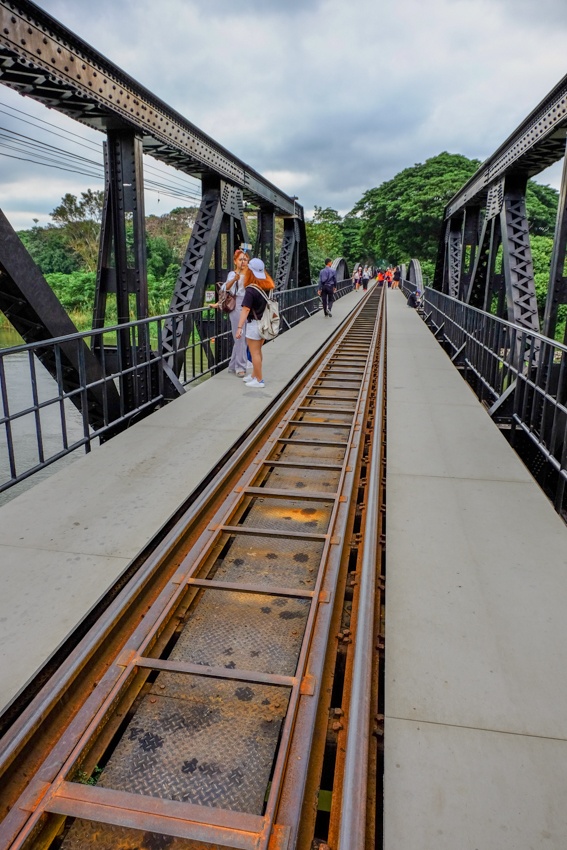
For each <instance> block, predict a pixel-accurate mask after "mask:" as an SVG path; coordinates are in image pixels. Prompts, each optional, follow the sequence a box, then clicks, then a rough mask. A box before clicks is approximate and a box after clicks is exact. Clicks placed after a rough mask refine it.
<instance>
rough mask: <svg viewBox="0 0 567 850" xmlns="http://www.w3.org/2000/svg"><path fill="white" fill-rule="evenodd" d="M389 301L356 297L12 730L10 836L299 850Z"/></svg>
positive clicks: (5, 763)
mask: <svg viewBox="0 0 567 850" xmlns="http://www.w3.org/2000/svg"><path fill="white" fill-rule="evenodd" d="M382 305H383V299H382V294H381V293H378V292H370V293H369V294H368V296H367V297H365V298H364V300H363V301H362V303H361V304H360V305H359V307H358V308H357V310H356V311H355V312H354V313H353V315H352V316H351V317H350V318H349V320H348V321H347V322H346V323H344V325H343V326H342V327H341V328H339V329H338V330H337V332H336V333H335V334H334V335H333V338H332V340H331V342H330V344H329V346H328V347H327V348H326V349H324V350H323V351H322V352H321V354H320V356H319V357H318V358H317V360H316V362H314V363H313V364H311V365H310V367H308V368H306V369H305V370H304V372H303V374H302V381H301V382H300V383H299V384H298V385H297V386H294V387H293V388H290V390H288V391H287V393H286V394H285V396H284V397H283V398H282V399H281V400H280V403H279V405H278V407H277V410H274V411H272V413H271V414H270V416H269V417H267V421H266V422H265V423H264V424H263V425H261V426H260V427H259V428H258V429H257V431H256V433H254V434H253V435H250V436H249V438H248V439H247V440H246V441H245V443H244V444H243V446H242V447H241V448H240V449H239V450H238V451H237V453H236V454H235V455H234V457H233V458H232V460H231V462H230V463H229V464H228V465H227V469H226V470H225V471H224V475H223V477H222V481H219V482H215V483H214V485H211V487H210V488H209V491H208V492H207V493H206V494H204V495H203V497H202V498H201V499H200V500H199V503H198V504H196V505H194V506H192V508H191V509H190V511H189V512H188V514H189V515H188V516H187V517H185V518H183V520H181V521H180V523H179V524H178V526H177V527H176V529H175V530H174V532H172V534H171V535H170V537H169V538H168V539H167V540H166V541H164V543H162V545H161V548H160V550H159V552H157V553H155V554H154V555H153V556H151V557H150V559H149V561H148V564H147V565H146V566H145V567H144V568H143V569H141V570H140V571H139V572H138V573H137V575H136V577H135V578H134V579H133V583H132V587H127V588H125V589H124V592H123V595H122V598H121V599H118V600H116V603H115V604H114V606H113V607H112V606H111V609H109V611H108V612H107V614H106V615H105V619H104V620H103V622H102V623H100V624H98V625H97V626H96V627H95V628H94V629H93V632H92V634H90V635H87V638H86V639H85V641H84V645H81V646H79V647H78V648H77V651H76V653H75V656H74V658H73V659H72V663H69V664H68V666H67V668H66V669H65V670H64V671H63V674H62V677H61V681H60V683H59V684H55V683H51V682H50V683H48V684H47V685H46V686H45V688H44V691H43V692H42V694H40V695H39V697H38V699H37V700H36V701H35V703H32V705H31V706H30V707H29V709H28V710H27V711H26V712H25V713H24V715H23V716H22V717H21V718H20V719H19V720H18V721H17V723H16V724H15V725H14V727H13V729H12V730H11V732H10V733H9V734H8V735H7V736H5V739H4V740H3V741H2V752H1V754H0V776H1V777H2V782H3V787H4V791H3V792H1V794H0V796H1V798H2V804H3V806H4V807H5V808H4V811H5V812H6V816H5V817H4V819H3V821H2V823H1V824H0V848H6V850H7V849H8V848H10V850H16V848H22V850H24V848H34V850H39V848H46V850H47V848H55V847H57V848H59V847H61V848H63V850H74V848H79V847H80V848H81V850H88V848H89V847H91V846H92V847H96V848H97V850H104V848H106V847H108V848H112V850H114V848H118V847H123V848H128V847H134V846H146V844H144V841H149V843H148V844H147V846H148V847H149V846H158V845H159V846H161V844H159V841H162V843H163V841H165V842H166V843H165V844H163V846H167V847H168V848H172V850H182V848H183V850H186V848H193V847H194V848H197V847H200V846H202V843H203V842H204V844H206V845H207V844H208V845H210V844H216V845H222V846H223V847H240V848H257V849H258V850H262V849H263V848H264V849H265V850H267V848H270V850H274V849H275V848H279V847H282V848H283V847H292V846H296V833H297V824H298V821H299V818H300V811H301V806H302V804H303V797H304V792H305V787H306V782H307V776H308V765H309V750H310V748H311V745H312V742H313V739H314V737H315V734H316V731H317V730H316V729H315V717H316V712H317V706H318V704H319V700H320V697H321V683H322V678H323V673H322V670H323V667H324V665H325V661H326V659H327V657H328V653H329V644H330V641H329V635H330V628H331V624H332V622H333V616H334V613H335V612H336V607H337V605H338V604H342V599H340V597H339V596H337V586H338V584H339V574H340V572H341V565H342V564H344V557H343V549H344V546H345V545H346V543H347V541H346V540H345V533H346V531H347V528H348V519H349V515H350V514H351V513H352V505H351V502H352V499H353V492H352V490H353V483H354V481H355V470H356V469H357V468H358V464H359V459H360V454H361V449H362V447H361V434H362V433H363V432H364V424H365V416H366V411H367V397H368V391H369V387H370V385H371V383H372V377H373V374H374V373H375V360H376V357H377V355H378V344H379V339H380V323H379V322H377V321H376V314H377V312H378V314H379V315H380V314H381V313H380V309H378V308H381V307H382ZM382 347H383V334H382ZM158 577H159V579H158ZM130 607H131V608H132V616H131V618H128V617H127V616H126V615H127V612H128V608H130ZM201 624H202V625H201ZM107 644H108V645H109V650H108V651H106V648H105V647H106V645H107ZM89 671H91V672H92V674H93V676H92V677H89V675H88V674H89ZM69 704H70V708H68V709H67V711H65V707H66V706H67V705H69ZM59 707H61V708H62V711H61V713H60V717H59V723H57V719H58V718H57V716H56V715H57V713H58V711H57V709H58V708H59ZM47 721H48V722H47ZM318 731H319V732H320V730H318ZM140 831H142V832H141V833H140ZM148 836H149V838H148ZM152 836H153V838H152ZM164 836H165V838H164ZM136 842H137V843H136ZM152 842H153V843H152ZM156 842H158V843H157V844H156Z"/></svg>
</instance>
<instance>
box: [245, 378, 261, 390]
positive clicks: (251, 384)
mask: <svg viewBox="0 0 567 850" xmlns="http://www.w3.org/2000/svg"><path fill="white" fill-rule="evenodd" d="M246 386H247V387H251V388H252V389H256V388H258V387H259V388H260V389H262V390H263V389H264V381H257V380H256V378H252V380H251V381H246Z"/></svg>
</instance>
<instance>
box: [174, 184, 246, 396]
mask: <svg viewBox="0 0 567 850" xmlns="http://www.w3.org/2000/svg"><path fill="white" fill-rule="evenodd" d="M202 185H203V195H202V199H201V205H200V207H199V212H198V214H197V220H196V221H195V225H194V227H193V231H192V233H191V238H190V239H189V244H188V245H187V250H186V252H185V257H184V259H183V263H182V264H181V270H180V272H179V277H178V278H177V282H176V284H175V289H174V292H173V296H172V299H171V304H170V306H169V312H170V313H183V312H184V311H187V310H190V309H192V308H195V307H202V306H203V305H204V303H205V290H206V288H207V286H208V285H211V284H214V283H215V282H216V281H220V280H222V279H224V278H226V275H227V274H228V272H229V271H230V270H232V267H233V255H234V250H235V247H236V245H237V244H240V243H241V242H247V241H248V231H247V228H246V222H245V219H244V202H243V199H242V192H241V191H240V189H238V188H236V187H235V186H232V185H230V184H229V183H226V182H225V181H224V180H219V179H218V178H217V177H208V178H204V179H203V184H202ZM194 327H195V321H194V319H193V318H192V317H191V316H186V317H180V318H176V317H175V316H174V317H173V318H171V319H169V320H168V321H167V322H166V324H165V325H164V329H163V338H162V349H163V352H164V354H165V355H169V356H168V359H167V363H166V365H165V370H166V374H167V376H168V377H169V379H170V383H171V384H172V385H173V386H174V387H175V392H176V393H177V394H178V393H180V392H183V389H182V387H181V386H180V384H179V382H178V381H177V380H176V379H177V378H178V377H179V375H180V373H181V370H182V368H183V363H184V358H185V354H184V349H185V346H186V345H187V343H188V341H189V339H190V337H191V334H192V333H193V329H194ZM207 354H208V356H209V358H212V359H217V360H218V359H219V354H218V349H217V348H215V351H212V350H209V351H208V352H207Z"/></svg>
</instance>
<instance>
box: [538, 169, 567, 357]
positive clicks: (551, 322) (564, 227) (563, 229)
mask: <svg viewBox="0 0 567 850" xmlns="http://www.w3.org/2000/svg"><path fill="white" fill-rule="evenodd" d="M566 260H567V156H565V158H564V160H563V175H562V177H561V192H560V195H559V204H558V206H557V221H556V224H555V238H554V240H553V253H552V255H551V269H550V273H549V289H548V290H547V299H546V302H545V313H544V317H543V328H542V330H543V334H544V336H548V337H550V338H551V339H553V338H554V337H555V330H556V328H557V311H558V308H559V306H560V305H561V304H567V277H566V276H565V263H566ZM565 340H567V328H566V332H565Z"/></svg>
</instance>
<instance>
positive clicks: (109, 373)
mask: <svg viewBox="0 0 567 850" xmlns="http://www.w3.org/2000/svg"><path fill="white" fill-rule="evenodd" d="M351 288H352V283H351V281H350V279H347V280H344V281H340V282H339V285H338V287H337V296H336V297H338V298H340V297H342V296H343V295H345V294H346V293H347V292H348V291H350V290H351ZM275 297H276V298H277V300H278V302H279V304H280V314H281V318H282V323H281V332H282V333H285V331H286V330H289V329H290V328H292V327H294V326H295V325H297V324H298V323H300V322H302V321H303V320H304V319H308V318H309V317H310V316H312V315H313V314H314V313H316V312H317V311H318V310H320V309H321V300H320V298H319V296H318V295H317V285H313V286H308V287H300V288H297V289H289V290H282V291H279V292H276V293H275ZM167 321H171V322H173V323H185V322H188V323H190V324H191V326H192V328H193V333H192V334H191V336H190V338H189V342H188V343H187V344H186V345H185V346H184V347H180V348H176V349H175V350H174V351H173V352H171V351H167V352H165V351H164V350H163V349H162V344H161V343H162V338H163V330H164V326H165V324H166V322H167ZM118 334H127V335H128V336H129V337H130V339H131V342H132V346H131V348H132V352H133V358H132V362H131V363H130V364H126V365H125V364H123V363H122V362H121V353H120V348H119V347H117V348H116V351H115V356H114V357H112V356H111V353H110V352H111V351H112V349H111V347H110V345H109V343H110V342H112V343H113V342H114V337H115V336H116V337H117V335H118ZM142 340H149V341H150V343H151V344H150V345H146V346H144V345H140V341H142ZM85 344H86V346H87V347H88V348H90V349H91V350H98V351H100V361H101V373H100V374H99V375H98V376H97V377H96V378H90V379H89V378H88V377H87V369H86V368H85V363H84V357H85ZM232 344H233V343H232V333H231V328H230V321H229V318H228V316H224V315H222V314H221V313H220V312H219V311H213V310H212V309H211V308H209V307H207V305H206V304H205V305H204V306H203V307H198V308H193V309H191V310H185V311H183V312H177V313H167V314H161V315H158V316H152V317H151V318H148V319H139V320H135V321H132V322H128V323H125V324H121V325H112V326H108V327H104V328H99V329H96V330H88V331H80V332H77V333H75V334H69V335H67V336H61V337H54V338H53V339H48V340H42V341H40V342H33V343H29V344H25V345H17V346H12V347H10V348H6V349H3V350H0V466H4V467H5V469H4V470H1V469H0V493H1V492H3V491H5V490H7V489H9V488H11V487H13V486H14V485H16V484H19V483H20V482H22V481H25V480H26V479H28V478H30V477H31V476H32V475H35V474H36V473H37V472H39V471H41V470H43V469H46V467H48V466H51V465H52V464H54V463H55V462H57V461H59V460H61V459H62V458H64V457H66V456H67V455H69V454H71V453H72V452H76V451H77V450H78V449H83V450H84V451H85V452H86V453H88V452H90V451H91V449H92V448H93V447H94V446H95V445H96V443H95V441H96V440H106V439H110V438H111V437H112V436H113V435H114V434H115V433H117V432H118V431H119V430H121V429H123V428H125V427H127V426H128V425H130V424H132V423H133V422H134V421H136V420H137V419H139V418H142V417H144V416H146V415H148V414H149V413H151V412H153V411H154V410H155V409H156V408H159V407H161V406H163V405H165V404H166V403H167V402H168V401H170V400H171V399H170V398H167V397H166V395H165V389H164V385H165V376H166V375H171V366H172V361H173V360H174V361H175V363H176V364H178V365H180V367H181V371H180V374H179V383H180V384H181V385H182V386H183V387H188V386H190V385H191V384H196V383H199V382H201V381H202V380H205V379H206V378H208V377H210V376H211V375H212V374H215V373H217V372H219V371H221V370H222V369H225V368H226V367H227V366H228V363H229V361H230V356H231V352H232ZM71 346H75V347H76V360H77V362H78V364H79V368H78V375H77V379H76V381H74V382H73V385H72V387H71V388H69V383H68V381H66V380H65V376H66V373H65V370H66V366H65V363H66V362H67V359H66V357H65V352H67V353H68V352H69V350H70V347H71ZM87 353H88V352H87ZM46 354H48V355H49V357H50V358H51V360H52V361H53V362H54V363H55V375H54V380H53V381H49V380H48V382H43V383H42V374H41V372H40V373H38V371H37V368H36V364H37V361H38V359H39V360H41V359H42V358H44V357H45V356H46ZM14 358H20V359H21V358H26V359H27V365H26V375H27V385H26V388H25V393H26V395H27V396H28V398H27V399H26V401H25V403H23V404H20V405H19V406H17V407H16V405H15V403H14V398H13V395H14V394H13V382H12V379H11V377H10V375H9V374H8V373H9V372H10V369H9V368H8V367H9V366H10V365H11V364H12V362H13V361H14ZM168 370H169V371H168ZM127 377H130V378H131V379H132V381H133V384H134V387H135V390H136V392H135V398H134V399H133V400H130V404H129V405H125V403H124V399H123V398H122V397H121V399H120V406H119V410H118V411H116V412H114V413H112V412H111V405H110V404H109V396H110V394H111V393H113V394H114V393H115V388H116V386H117V385H118V386H121V385H122V382H123V381H124V379H125V378H127ZM43 384H44V385H43ZM139 386H143V387H144V388H145V392H144V393H138V391H137V389H138V387H139ZM93 392H96V393H97V394H98V396H99V397H101V398H102V408H103V414H102V415H101V421H100V423H99V424H97V425H93V423H92V421H91V422H89V418H88V405H89V401H90V394H91V393H93ZM74 408H77V409H78V411H79V412H77V411H76V410H75V409H74ZM47 417H52V421H51V422H50V426H51V429H52V431H53V433H52V434H51V435H50V437H49V438H48V437H47V436H46V434H45V424H46V419H47ZM32 420H33V426H31V425H30V423H31V421H32ZM55 420H57V421H55ZM18 430H19V431H20V432H22V431H24V430H25V431H26V432H27V433H26V434H25V436H20V437H19V436H18ZM29 432H32V434H33V438H32V439H33V443H34V451H33V453H34V458H33V459H31V461H30V460H26V459H25V458H24V457H23V455H24V451H25V453H26V455H28V454H29V453H30V451H31V442H32V439H30V433H29ZM24 442H25V448H24Z"/></svg>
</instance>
